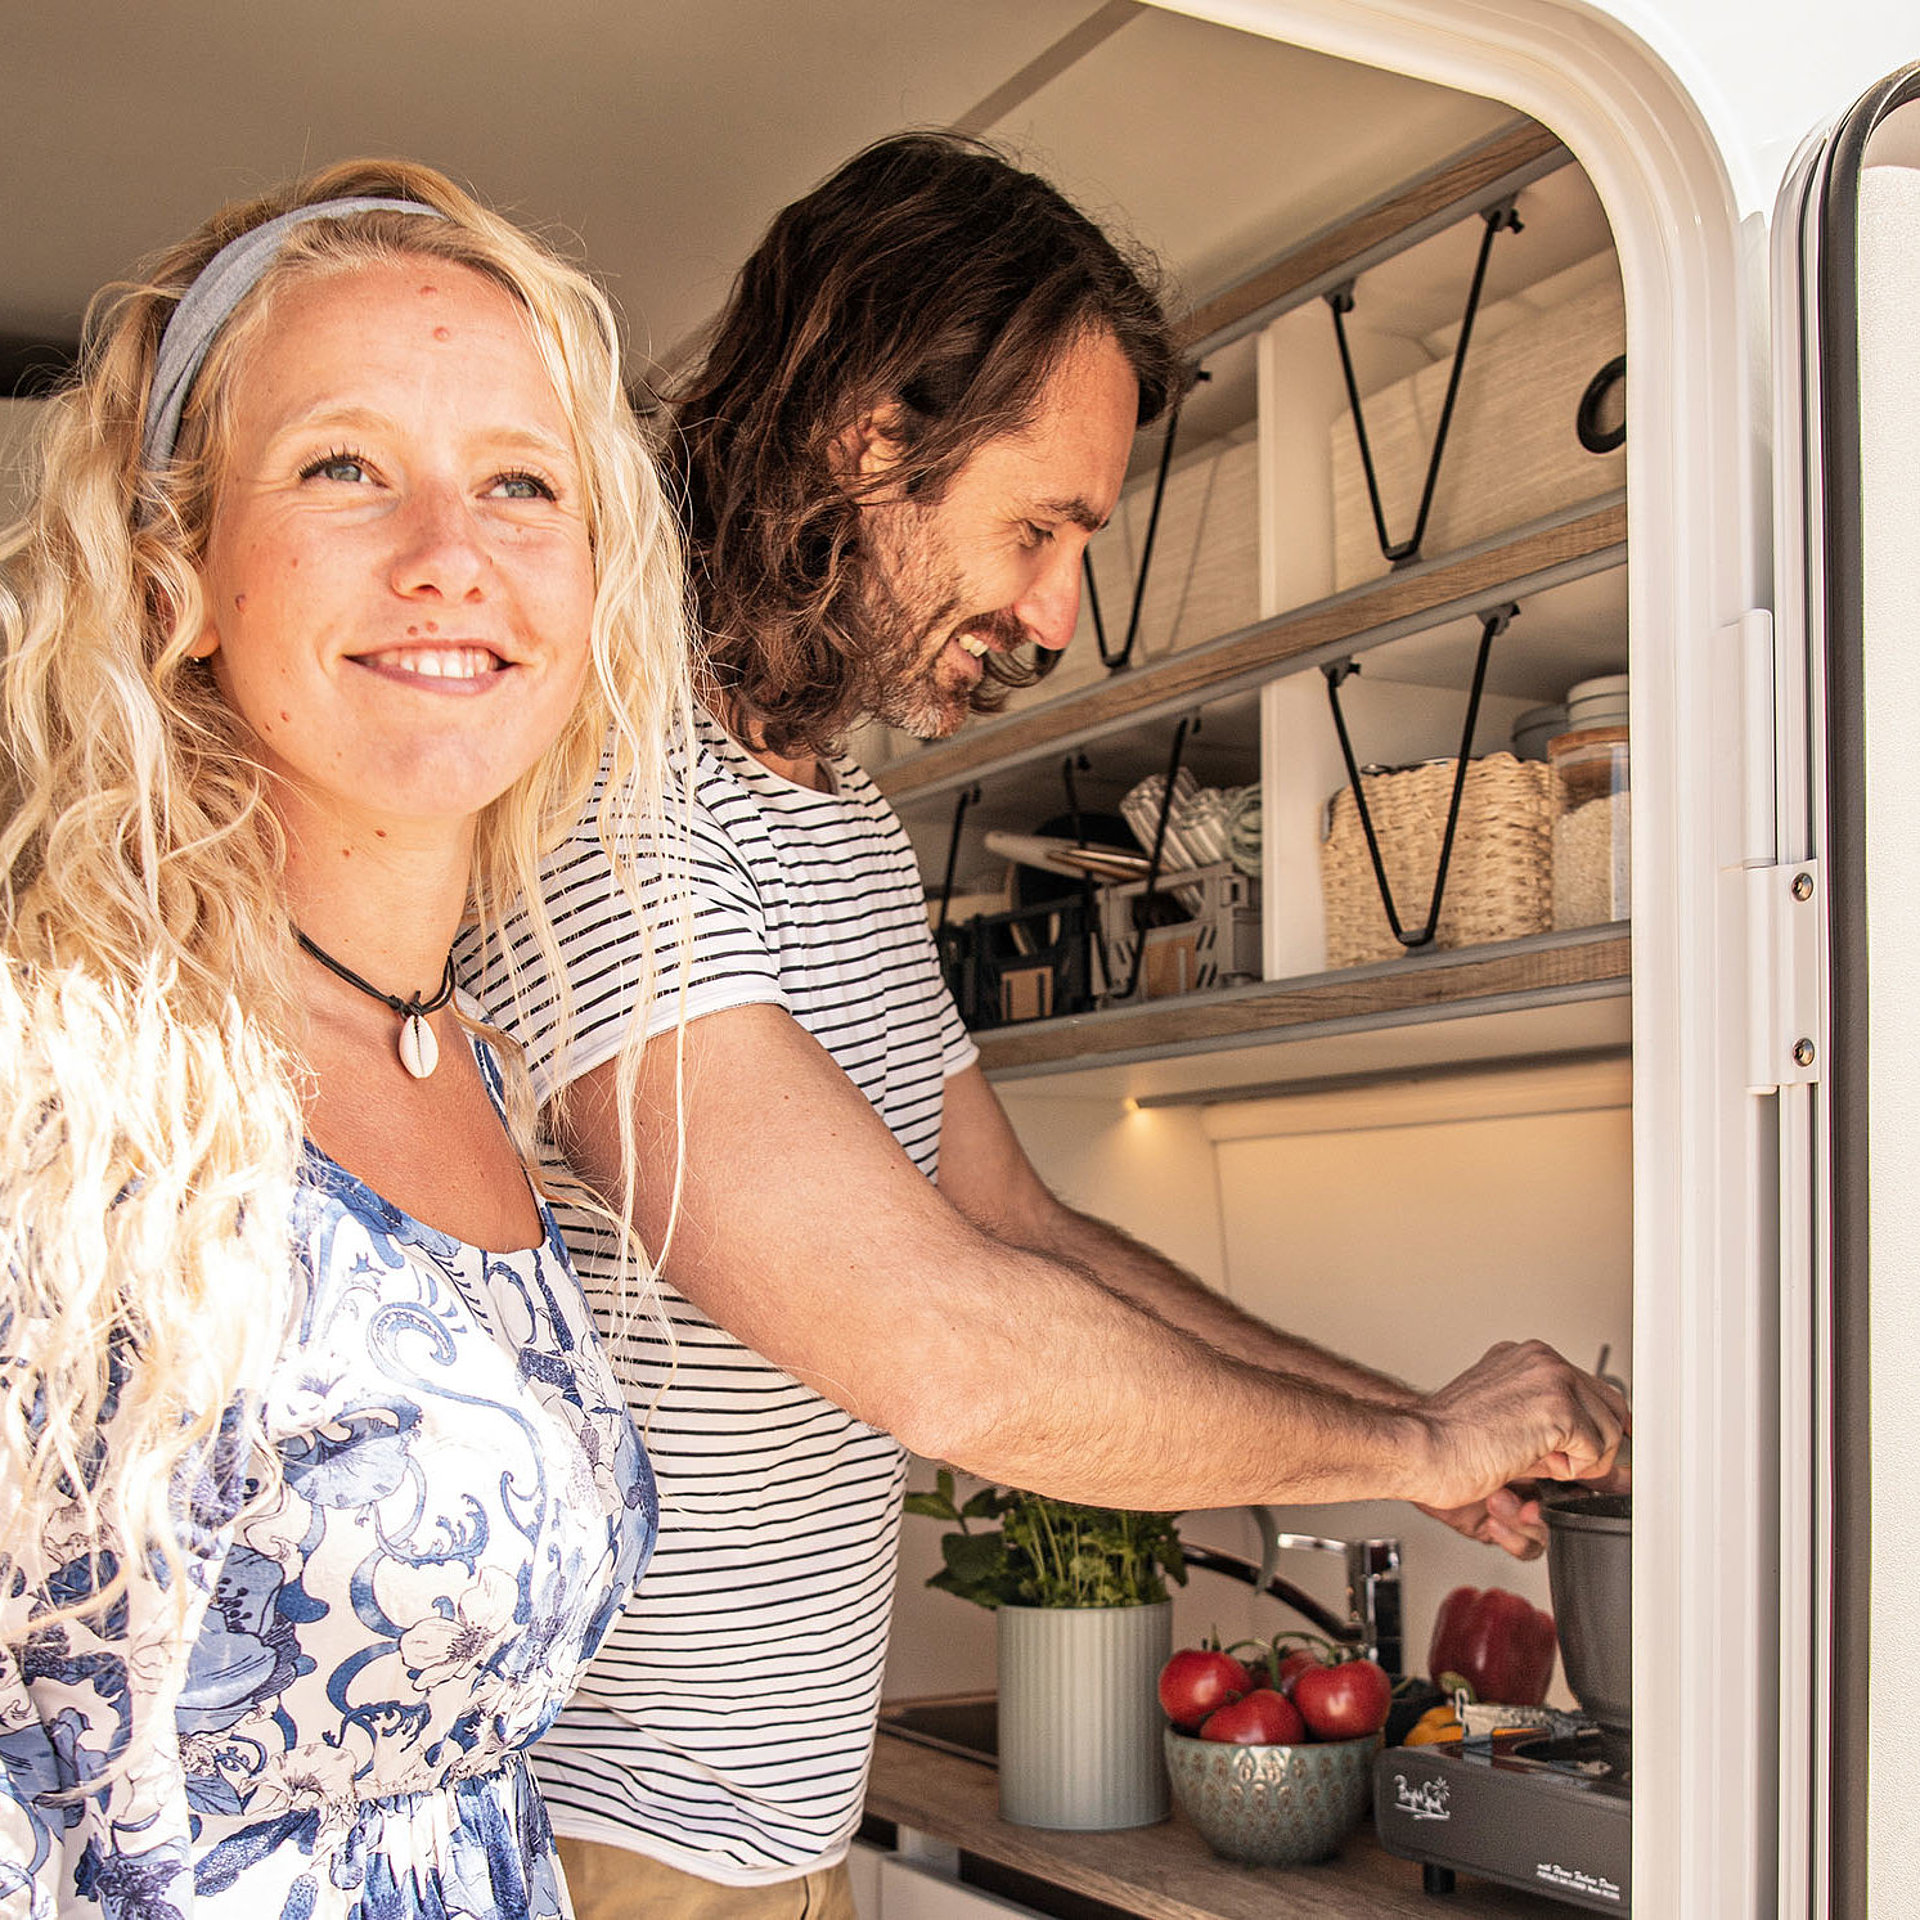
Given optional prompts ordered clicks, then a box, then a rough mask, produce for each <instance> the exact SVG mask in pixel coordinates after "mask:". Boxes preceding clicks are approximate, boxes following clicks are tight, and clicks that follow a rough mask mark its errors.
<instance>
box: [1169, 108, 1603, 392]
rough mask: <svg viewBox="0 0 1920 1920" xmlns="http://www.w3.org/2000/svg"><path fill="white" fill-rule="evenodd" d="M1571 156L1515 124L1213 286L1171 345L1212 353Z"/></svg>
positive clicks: (1537, 128)
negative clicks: (1273, 257) (1219, 286)
mask: <svg viewBox="0 0 1920 1920" xmlns="http://www.w3.org/2000/svg"><path fill="white" fill-rule="evenodd" d="M1572 157H1573V156H1572V155H1571V154H1570V153H1569V152H1568V151H1567V149H1566V148H1565V147H1564V146H1562V145H1561V143H1560V142H1559V140H1558V139H1557V138H1555V136H1554V135H1553V134H1551V133H1549V132H1548V131H1547V129H1546V128H1545V127H1543V126H1541V125H1540V124H1539V123H1538V122H1537V121H1533V120H1523V121H1521V122H1519V123H1518V124H1517V125H1515V126H1513V127H1509V128H1507V129H1505V130H1504V131H1502V132H1500V133H1497V134H1495V135H1493V136H1492V137H1491V138H1490V139H1487V140H1483V141H1481V142H1480V143H1479V144H1478V145H1477V146H1473V147H1469V148H1468V149H1467V150H1466V152H1464V153H1460V154H1456V155H1455V156H1454V158H1453V159H1451V160H1449V161H1446V162H1445V163H1444V164H1443V165H1441V166H1438V167H1435V168H1434V169H1433V170H1432V171H1431V172H1429V173H1424V174H1422V175H1420V177H1419V178H1418V179H1416V180H1412V181H1409V182H1408V184H1407V185H1406V186H1405V187H1403V188H1402V189H1401V190H1400V191H1399V192H1398V193H1394V194H1390V195H1389V196H1388V197H1387V198H1386V199H1384V200H1377V201H1375V202H1374V203H1373V205H1372V206H1369V207H1363V208H1362V209H1361V210H1360V211H1359V212H1358V213H1356V214H1353V215H1351V216H1350V217H1348V218H1346V219H1344V220H1342V221H1340V222H1339V224H1338V225H1336V226H1332V227H1329V228H1327V229H1326V230H1325V231H1324V232H1322V233H1318V234H1315V235H1314V236H1313V237H1312V238H1311V239H1309V240H1306V241H1303V242H1302V243H1301V244H1300V245H1299V246H1297V247H1295V248H1293V249H1292V250H1291V251H1290V252H1288V253H1285V254H1282V255H1281V256H1280V258H1279V259H1277V260H1275V261H1273V262H1271V263H1270V264H1269V265H1267V266H1264V267H1262V268H1260V269H1259V270H1258V271H1257V272H1255V273H1251V274H1249V275H1248V276H1247V277H1246V278H1245V279H1244V280H1239V281H1236V282H1235V283H1234V284H1233V285H1232V286H1230V287H1226V288H1223V289H1222V290H1221V291H1220V292H1219V293H1217V294H1215V295H1214V296H1213V297H1212V298H1211V299H1209V300H1207V301H1206V302H1205V303H1204V304H1203V305H1201V306H1199V307H1196V308H1195V309H1194V311H1193V312H1192V313H1190V314H1189V315H1188V316H1187V319H1186V321H1185V323H1184V325H1183V326H1182V327H1181V329H1180V338H1181V344H1182V345H1183V346H1184V347H1185V348H1186V349H1187V351H1188V352H1190V353H1192V354H1194V355H1195V356H1196V357H1198V358H1204V357H1205V356H1206V355H1207V354H1209V353H1214V352H1217V351H1218V350H1219V349H1220V348H1221V347H1222V346H1224V345H1226V344H1227V343H1228V342H1229V341H1231V340H1235V339H1237V338H1239V337H1240V335H1242V334H1243V333H1247V332H1250V331H1252V330H1253V329H1254V328H1255V327H1261V326H1264V325H1266V323H1267V322H1268V321H1269V320H1271V319H1273V318H1274V317H1275V316H1276V315H1278V314H1281V313H1284V312H1285V311H1286V310H1287V309H1288V308H1289V307H1294V306H1299V305H1300V304H1302V303H1303V302H1304V301H1307V300H1310V299H1312V298H1313V297H1314V295H1315V294H1317V293H1321V292H1323V291H1327V290H1330V289H1331V288H1333V287H1335V286H1338V285H1339V284H1340V283H1341V282H1342V281H1346V280H1351V279H1353V278H1354V276H1355V275H1356V274H1360V273H1363V272H1365V270H1366V269H1367V268H1368V267H1370V266H1374V265H1377V264H1378V263H1379V261H1380V260H1382V259H1384V258H1387V257H1389V256H1390V255H1392V254H1395V253H1400V252H1403V251H1404V250H1405V249H1406V248H1408V247H1411V246H1413V245H1415V244H1417V243H1418V242H1419V241H1421V240H1424V239H1426V238H1427V237H1428V236H1429V235H1430V234H1434V233H1438V232H1439V231H1440V230H1441V229H1442V228H1444V227H1447V226H1450V225H1451V224H1452V223H1453V222H1454V221H1456V220H1460V219H1464V218H1465V217H1466V215H1468V214H1469V213H1472V212H1475V211H1476V210H1477V209H1479V208H1480V207H1483V206H1492V205H1496V204H1498V202H1499V201H1500V200H1501V199H1502V198H1503V197H1504V196H1505V195H1507V194H1509V193H1514V192H1517V191H1518V190H1519V189H1520V188H1521V187H1523V186H1526V185H1528V184H1529V183H1530V182H1532V181H1534V180H1538V179H1539V178H1540V177H1541V176H1542V175H1543V174H1547V173H1551V172H1553V171H1554V170H1555V169H1556V168H1558V167H1563V166H1566V165H1567V164H1568V163H1569V162H1570V161H1571V159H1572Z"/></svg>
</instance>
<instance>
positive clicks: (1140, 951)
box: [1120, 713, 1200, 1000]
mask: <svg viewBox="0 0 1920 1920" xmlns="http://www.w3.org/2000/svg"><path fill="white" fill-rule="evenodd" d="M1199 731H1200V716H1199V715H1198V714H1197V713H1190V714H1188V715H1187V716H1186V717H1185V718H1184V719H1183V720H1182V721H1181V722H1180V724H1179V725H1178V726H1177V727H1175V728H1174V730H1173V748H1172V751H1171V752H1169V753H1168V755H1167V789H1166V791H1165V792H1164V793H1163V794H1161V796H1160V816H1159V818H1158V819H1157V820H1155V821H1154V823H1153V850H1152V852H1151V853H1149V854H1148V856H1147V881H1146V885H1145V886H1144V887H1143V888H1142V889H1141V891H1140V894H1139V897H1138V898H1137V899H1136V900H1135V901H1134V903H1133V931H1134V943H1133V965H1132V967H1131V968H1129V969H1128V972H1127V990H1126V991H1125V992H1124V993H1123V994H1122V995H1121V996H1120V998H1121V999H1122V1000H1131V999H1132V998H1133V996H1134V995H1135V994H1136V993H1137V992H1139V990H1140V969H1141V966H1142V964H1143V963H1144V962H1145V960H1146V957H1147V921H1148V919H1149V917H1150V916H1151V913H1152V903H1153V900H1154V896H1155V895H1156V894H1157V893H1158V892H1159V887H1160V859H1161V856H1162V855H1163V854H1164V853H1165V852H1166V848H1167V821H1168V819H1169V818H1170V817H1171V815H1172V813H1173V786H1174V782H1175V781H1176V780H1177V779H1178V778H1179V777H1180V762H1181V760H1182V759H1183V758H1184V757H1185V755H1186V751H1187V742H1188V741H1189V740H1190V739H1191V738H1192V737H1193V736H1194V735H1195V734H1196V733H1198V732H1199Z"/></svg>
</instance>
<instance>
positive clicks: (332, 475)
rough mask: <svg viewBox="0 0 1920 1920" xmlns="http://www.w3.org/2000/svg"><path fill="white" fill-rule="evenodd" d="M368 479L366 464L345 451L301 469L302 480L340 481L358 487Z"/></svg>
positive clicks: (322, 457)
mask: <svg viewBox="0 0 1920 1920" xmlns="http://www.w3.org/2000/svg"><path fill="white" fill-rule="evenodd" d="M367 477H368V475H367V466H366V462H365V461H364V460H362V459H361V457H360V456H359V455H358V454H357V453H347V452H345V451H336V452H333V453H328V454H323V455H321V457H320V458H319V459H318V460H315V461H313V462H311V463H310V464H309V465H307V466H304V467H302V468H301V469H300V478H301V479H302V480H339V481H343V482H344V483H346V484H347V485H349V486H356V485H358V484H359V483H360V482H361V481H363V480H365V479H366V478H367Z"/></svg>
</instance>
